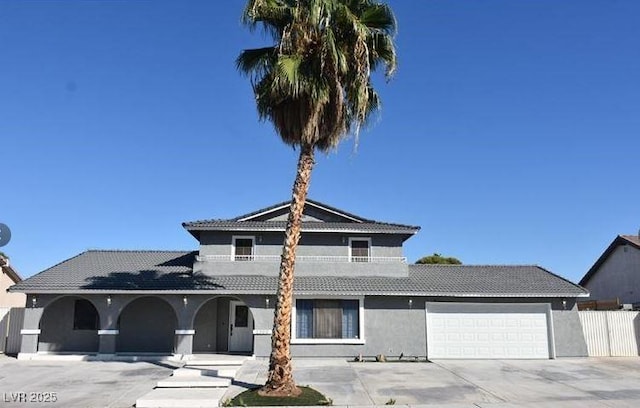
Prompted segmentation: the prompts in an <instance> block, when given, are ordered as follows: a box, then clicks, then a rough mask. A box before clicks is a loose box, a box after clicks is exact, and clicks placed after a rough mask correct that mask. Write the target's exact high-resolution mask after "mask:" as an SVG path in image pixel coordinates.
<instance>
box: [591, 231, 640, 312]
mask: <svg viewBox="0 0 640 408" xmlns="http://www.w3.org/2000/svg"><path fill="white" fill-rule="evenodd" d="M580 285H582V286H584V287H585V288H587V289H588V290H589V291H590V292H591V296H590V298H591V299H592V300H595V301H611V300H614V301H617V302H619V303H621V304H625V303H626V304H631V305H633V306H634V307H635V308H640V236H638V235H618V236H617V237H616V238H615V239H614V240H613V242H611V244H610V245H609V246H608V247H607V249H605V251H604V252H603V253H602V254H601V255H600V257H599V258H598V259H597V260H596V261H595V263H594V264H593V266H591V268H589V270H588V271H587V273H586V274H585V275H584V277H583V278H582V279H581V280H580ZM617 302H615V303H617Z"/></svg>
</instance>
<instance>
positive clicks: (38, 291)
mask: <svg viewBox="0 0 640 408" xmlns="http://www.w3.org/2000/svg"><path fill="white" fill-rule="evenodd" d="M10 292H19V293H26V294H60V295H73V294H75V295H79V294H102V295H107V294H108V295H121V294H130V295H138V294H146V295H148V294H151V293H153V294H164V295H171V294H175V295H183V294H192V295H197V294H200V295H212V294H216V295H233V294H237V295H274V291H273V290H266V289H265V290H224V289H215V290H214V289H175V290H174V289H166V290H142V289H134V290H123V289H118V290H115V289H23V290H10ZM328 294H331V295H338V296H419V297H460V298H579V297H588V296H589V294H588V293H461V292H422V291H415V292H411V291H398V292H391V291H380V292H378V291H366V290H365V291H349V290H347V291H335V290H294V295H299V296H306V295H328Z"/></svg>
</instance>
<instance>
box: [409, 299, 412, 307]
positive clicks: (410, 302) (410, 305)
mask: <svg viewBox="0 0 640 408" xmlns="http://www.w3.org/2000/svg"><path fill="white" fill-rule="evenodd" d="M412 306H413V299H409V309H411V307H412Z"/></svg>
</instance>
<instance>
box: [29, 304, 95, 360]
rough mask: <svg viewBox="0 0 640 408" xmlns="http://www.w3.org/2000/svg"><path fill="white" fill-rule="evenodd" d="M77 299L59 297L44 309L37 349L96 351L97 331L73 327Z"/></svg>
mask: <svg viewBox="0 0 640 408" xmlns="http://www.w3.org/2000/svg"><path fill="white" fill-rule="evenodd" d="M78 299H80V298H78V297H64V298H60V299H58V300H57V301H55V302H53V303H52V304H51V305H50V306H49V307H47V309H45V311H44V313H43V316H42V319H41V321H40V330H41V333H40V336H39V341H38V350H39V351H55V352H81V353H92V352H93V353H95V352H97V351H98V341H99V339H98V332H97V331H95V330H76V329H74V328H73V319H74V304H75V301H76V300H78ZM96 313H97V311H96Z"/></svg>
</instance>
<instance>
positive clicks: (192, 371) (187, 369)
mask: <svg viewBox="0 0 640 408" xmlns="http://www.w3.org/2000/svg"><path fill="white" fill-rule="evenodd" d="M239 368H240V367H239V366H221V365H211V366H195V367H194V366H184V367H182V368H178V369H177V370H173V376H174V377H202V376H208V377H225V378H233V377H234V376H235V375H236V372H237V371H238V369H239Z"/></svg>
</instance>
